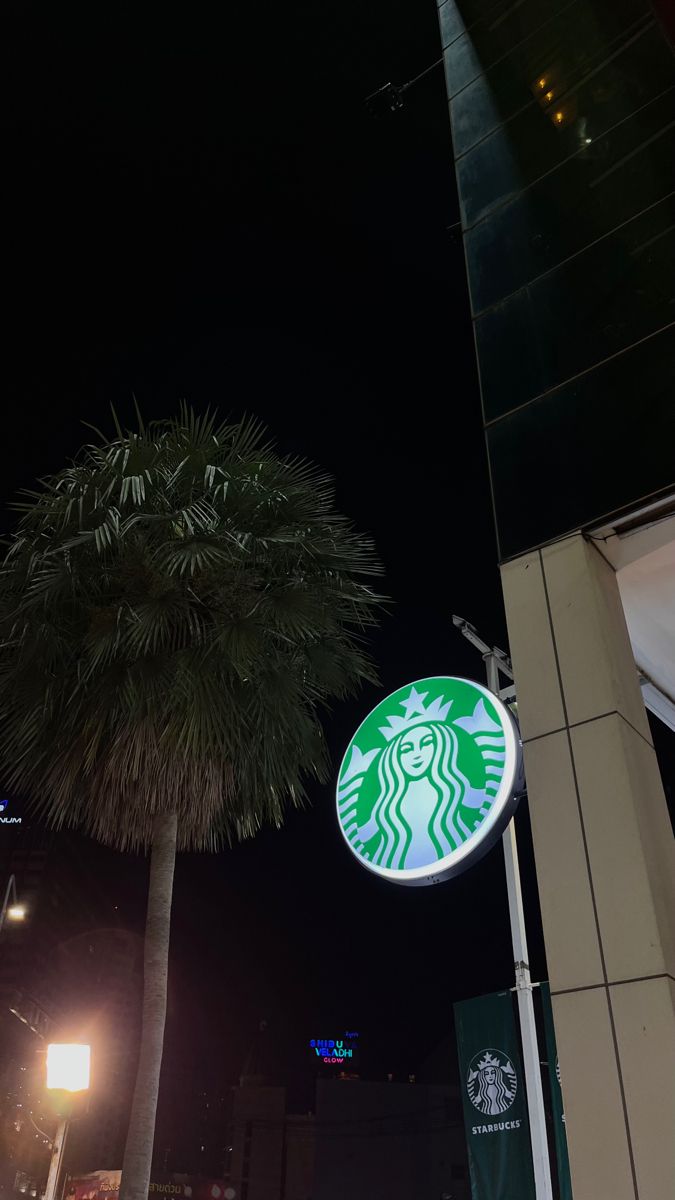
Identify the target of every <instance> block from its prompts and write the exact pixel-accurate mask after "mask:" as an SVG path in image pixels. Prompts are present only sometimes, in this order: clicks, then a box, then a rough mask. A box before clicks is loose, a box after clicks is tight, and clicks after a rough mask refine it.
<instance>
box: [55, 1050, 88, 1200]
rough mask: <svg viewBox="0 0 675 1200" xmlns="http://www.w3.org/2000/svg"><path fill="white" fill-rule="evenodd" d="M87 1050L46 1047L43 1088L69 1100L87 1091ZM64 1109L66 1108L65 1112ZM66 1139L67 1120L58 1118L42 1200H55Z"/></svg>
mask: <svg viewBox="0 0 675 1200" xmlns="http://www.w3.org/2000/svg"><path fill="white" fill-rule="evenodd" d="M90 1067H91V1047H90V1046H83V1045H80V1044H79V1043H72V1042H53V1043H52V1044H51V1045H49V1046H48V1047H47V1088H48V1090H49V1091H52V1092H57V1093H64V1092H66V1093H68V1096H70V1097H72V1096H73V1095H74V1094H76V1093H78V1092H85V1091H86V1090H87V1088H88V1087H89V1075H90ZM67 1107H68V1106H66V1108H67ZM67 1136H68V1117H67V1116H65V1115H64V1114H63V1112H62V1113H61V1114H60V1116H59V1124H58V1128H57V1130H56V1137H55V1138H54V1141H53V1143H52V1160H51V1163H50V1164H49V1178H48V1179H47V1188H46V1191H45V1194H44V1200H55V1196H56V1189H57V1184H58V1181H59V1174H60V1170H61V1164H62V1162H63V1153H64V1150H65V1148H66V1138H67Z"/></svg>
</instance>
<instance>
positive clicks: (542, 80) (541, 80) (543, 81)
mask: <svg viewBox="0 0 675 1200" xmlns="http://www.w3.org/2000/svg"><path fill="white" fill-rule="evenodd" d="M539 87H540V88H541V90H542V92H543V90H544V88H545V87H546V80H545V79H540V80H539Z"/></svg>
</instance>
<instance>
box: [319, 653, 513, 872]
mask: <svg viewBox="0 0 675 1200" xmlns="http://www.w3.org/2000/svg"><path fill="white" fill-rule="evenodd" d="M521 790H522V756H521V745H520V737H519V733H518V729H517V727H516V724H515V721H514V719H513V717H512V716H511V713H510V712H509V710H508V708H507V707H506V705H505V704H503V703H502V701H501V700H500V699H499V698H498V697H497V696H495V695H493V693H492V692H490V691H489V689H488V688H486V687H484V686H483V685H482V684H480V683H475V682H473V681H472V680H469V679H460V678H457V677H455V676H446V675H444V676H434V677H432V678H429V679H421V680H418V681H417V682H416V683H413V684H406V686H405V687H402V688H399V689H398V691H396V692H393V693H392V694H391V695H390V696H387V697H386V699H385V700H383V701H382V702H381V703H380V704H378V705H377V707H376V708H374V709H373V711H372V712H371V713H370V714H369V715H368V716H367V717H366V719H365V720H364V721H363V722H362V723H361V725H360V726H359V728H358V729H357V731H356V733H355V734H354V737H353V738H352V740H351V742H350V744H349V746H348V747H347V752H346V754H345V756H344V759H343V761H342V766H341V767H340V773H339V776H338V786H337V814H338V822H339V825H340V830H341V832H342V835H343V837H344V839H345V841H346V843H347V845H348V846H349V849H350V850H351V852H352V854H354V855H355V857H356V858H357V859H358V860H359V862H360V863H361V864H362V865H363V866H364V867H366V868H367V869H368V870H369V871H373V872H375V874H377V875H380V876H381V877H382V878H384V879H388V880H391V881H392V882H394V883H404V884H413V885H422V884H430V883H438V882H440V880H442V879H448V878H451V877H452V876H453V875H459V874H460V873H461V872H462V871H466V870H467V868H468V867H470V866H471V865H472V864H473V863H474V862H476V861H477V860H478V859H479V858H480V857H482V855H483V854H485V853H486V852H487V851H488V850H489V849H490V848H491V846H493V845H494V843H495V842H496V841H497V840H498V839H499V837H500V836H501V834H502V833H503V831H504V829H505V828H506V826H507V824H508V822H509V820H510V819H511V816H512V815H513V812H514V811H515V808H516V804H517V801H518V796H519V793H520V791H521Z"/></svg>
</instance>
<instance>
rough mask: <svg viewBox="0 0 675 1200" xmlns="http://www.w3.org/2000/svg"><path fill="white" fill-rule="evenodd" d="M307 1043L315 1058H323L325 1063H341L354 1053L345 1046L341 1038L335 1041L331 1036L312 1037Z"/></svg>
mask: <svg viewBox="0 0 675 1200" xmlns="http://www.w3.org/2000/svg"><path fill="white" fill-rule="evenodd" d="M309 1044H310V1047H311V1049H312V1050H313V1051H314V1053H315V1054H316V1056H317V1058H321V1059H323V1061H324V1062H325V1063H342V1062H344V1061H345V1059H346V1058H353V1055H354V1051H353V1050H352V1049H351V1048H350V1047H349V1046H345V1044H344V1039H343V1038H340V1039H339V1040H337V1039H336V1040H335V1041H333V1039H332V1038H312V1040H311V1041H310V1043H309Z"/></svg>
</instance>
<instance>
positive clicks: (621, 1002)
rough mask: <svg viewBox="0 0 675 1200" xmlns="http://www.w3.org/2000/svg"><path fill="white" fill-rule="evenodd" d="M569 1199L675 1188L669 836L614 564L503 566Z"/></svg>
mask: <svg viewBox="0 0 675 1200" xmlns="http://www.w3.org/2000/svg"><path fill="white" fill-rule="evenodd" d="M502 583H503V588H504V597H505V602H506V614H507V621H508V626H509V639H510V648H511V656H512V660H513V667H514V672H515V681H516V688H517V698H518V713H519V718H520V722H521V731H522V735H523V743H524V752H525V768H526V772H527V783H528V794H529V805H530V813H531V821H532V834H533V839H534V850H535V858H536V865H537V878H538V883H539V893H540V898H541V911H542V918H543V925H544V937H545V941H546V953H547V958H548V967H549V977H550V981H551V991H552V994H553V1009H554V1016H555V1025H556V1034H557V1040H558V1051H559V1060H560V1070H561V1081H562V1088H563V1095H564V1101H565V1115H566V1124H567V1135H568V1142H569V1151H570V1163H571V1171H572V1187H573V1192H574V1200H664V1198H665V1197H666V1196H675V843H674V841H673V836H672V831H671V827H670V822H669V820H668V813H667V809H666V803H665V797H664V794H663V787H662V784H661V777H660V774H659V768H658V765H657V762H656V755H655V753H654V747H653V744H652V739H651V734H650V730H649V725H648V722H647V716H646V713H645V709H644V705H643V703H642V696H641V693H640V687H639V684H638V678H637V673H636V669H635V663H634V661H633V655H632V652H631V647H630V643H629V640H628V633H627V630H626V623H625V620H624V615H623V610H622V607H621V601H620V597H619V591H618V587H617V583H616V577H615V574H614V571H613V569H612V567H611V566H610V565H609V564H608V563H607V562H606V561H605V559H604V558H603V556H602V554H601V548H599V547H598V546H596V544H595V543H594V542H592V541H588V540H586V539H584V538H583V537H581V536H580V535H577V536H573V537H569V538H565V539H563V540H561V541H560V542H557V543H556V544H554V545H552V546H549V547H547V548H546V549H544V550H541V551H536V552H534V553H529V554H526V555H523V556H522V557H521V558H519V559H517V560H515V561H513V562H510V563H507V564H505V565H504V566H503V567H502Z"/></svg>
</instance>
